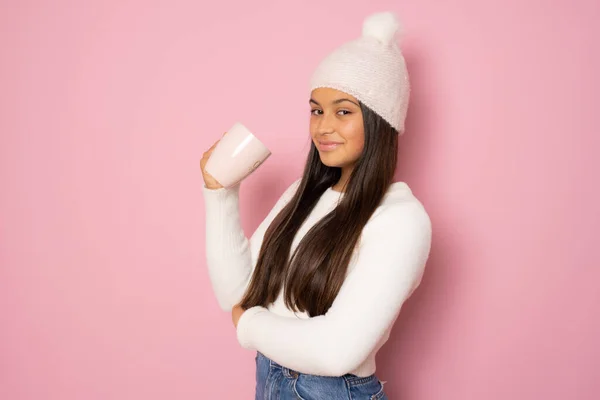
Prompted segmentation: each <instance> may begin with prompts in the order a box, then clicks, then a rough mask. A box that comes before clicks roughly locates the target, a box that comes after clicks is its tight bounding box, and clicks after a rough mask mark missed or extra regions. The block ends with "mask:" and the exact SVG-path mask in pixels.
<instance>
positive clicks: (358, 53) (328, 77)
mask: <svg viewBox="0 0 600 400" xmlns="http://www.w3.org/2000/svg"><path fill="white" fill-rule="evenodd" d="M399 31H400V24H399V23H398V21H397V20H396V17H395V16H394V14H392V13H391V12H381V13H374V14H371V15H370V16H368V17H367V18H366V19H365V20H364V22H363V29H362V36H361V37H360V38H358V39H355V40H352V41H350V42H346V43H344V44H343V45H341V46H340V47H338V48H337V49H335V50H334V51H333V52H332V53H330V54H329V55H328V56H327V57H325V59H323V60H322V61H321V63H320V64H319V65H318V66H317V68H316V70H315V72H314V73H313V76H312V78H311V80H310V90H311V91H312V90H314V89H316V88H319V87H328V88H332V89H337V90H340V91H342V92H345V93H348V94H350V95H352V96H354V97H356V98H357V99H358V100H359V101H360V102H362V103H363V104H364V105H366V106H367V107H369V108H370V109H371V110H373V111H375V112H376V113H377V114H378V115H379V116H381V117H382V118H383V119H384V120H386V121H387V122H388V123H389V124H390V125H391V126H393V127H394V128H395V129H396V130H397V131H398V133H399V134H403V133H404V120H405V119H406V112H407V110H408V99H409V93H410V84H409V79H408V71H407V70H406V63H405V61H404V57H403V56H402V53H401V52H400V49H399V48H398V44H397V42H396V36H397V34H399Z"/></svg>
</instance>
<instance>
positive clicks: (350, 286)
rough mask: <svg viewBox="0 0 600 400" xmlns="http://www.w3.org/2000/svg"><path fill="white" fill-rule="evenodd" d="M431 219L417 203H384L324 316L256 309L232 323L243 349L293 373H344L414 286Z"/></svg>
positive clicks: (374, 340)
mask: <svg viewBox="0 0 600 400" xmlns="http://www.w3.org/2000/svg"><path fill="white" fill-rule="evenodd" d="M430 246H431V221H430V219H429V216H428V215H427V213H426V212H425V210H424V208H423V207H422V205H421V204H420V203H419V202H404V203H398V204H394V205H392V206H390V208H387V209H385V210H382V212H381V213H379V214H377V215H374V216H373V218H372V219H371V221H369V223H368V224H367V225H366V226H365V228H364V229H363V235H362V239H361V243H360V247H359V251H358V255H357V257H358V258H357V260H356V264H355V266H354V269H353V270H352V271H350V273H348V275H347V277H346V279H345V281H344V283H343V285H342V287H341V288H340V291H339V293H338V295H337V297H336V298H335V300H334V302H333V304H332V306H331V307H330V308H329V310H328V311H327V313H326V314H324V315H320V316H317V317H313V318H309V319H297V318H289V317H282V316H278V315H276V314H273V313H271V312H270V311H268V310H267V309H266V308H263V307H260V306H257V307H252V308H250V309H248V310H246V311H245V312H244V313H243V314H242V316H241V317H240V319H239V321H238V326H237V338H238V341H239V342H240V344H241V345H242V347H245V348H247V349H252V350H258V351H260V352H261V353H263V354H264V355H266V356H267V357H269V358H271V359H272V360H274V361H275V362H277V363H279V364H281V365H285V366H286V367H288V368H291V369H294V370H296V371H299V372H302V373H307V374H315V375H324V376H341V375H344V374H346V373H348V372H350V371H352V370H354V369H355V368H356V367H358V366H359V365H360V363H361V362H363V361H364V360H365V359H366V358H367V356H368V355H369V354H370V353H371V352H372V351H373V350H374V348H375V346H377V344H378V342H379V340H380V339H381V337H382V336H383V335H384V333H385V331H386V330H387V329H388V327H390V326H391V325H392V324H393V323H394V321H395V320H396V318H397V316H398V313H399V312H400V308H401V306H402V304H403V303H404V301H405V300H406V299H407V298H408V297H409V296H410V295H411V294H412V292H413V291H414V290H415V289H416V287H417V286H418V285H419V284H420V282H421V278H422V274H423V270H424V267H425V263H426V261H427V258H428V256H429V250H430Z"/></svg>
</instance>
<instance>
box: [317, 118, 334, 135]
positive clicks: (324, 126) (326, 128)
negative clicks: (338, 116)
mask: <svg viewBox="0 0 600 400" xmlns="http://www.w3.org/2000/svg"><path fill="white" fill-rule="evenodd" d="M331 118H332V117H329V116H327V115H322V116H321V118H320V119H319V125H318V126H317V132H318V133H319V134H321V135H325V134H327V133H332V132H334V131H335V129H334V122H333V121H332V119H331Z"/></svg>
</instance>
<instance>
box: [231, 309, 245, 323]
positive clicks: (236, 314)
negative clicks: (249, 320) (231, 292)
mask: <svg viewBox="0 0 600 400" xmlns="http://www.w3.org/2000/svg"><path fill="white" fill-rule="evenodd" d="M244 311H246V310H244V309H243V308H242V306H240V305H239V304H236V305H235V306H233V308H232V309H231V320H232V321H233V326H235V328H236V329H237V325H238V321H239V320H240V317H241V316H242V314H243V313H244Z"/></svg>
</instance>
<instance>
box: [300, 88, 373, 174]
mask: <svg viewBox="0 0 600 400" xmlns="http://www.w3.org/2000/svg"><path fill="white" fill-rule="evenodd" d="M309 103H310V109H311V116H310V135H311V138H312V141H313V143H314V144H315V146H316V147H317V150H318V151H319V156H320V157H321V162H322V163H323V164H325V165H327V166H328V167H351V166H354V164H355V163H356V161H357V160H358V158H359V157H360V155H361V153H362V150H363V147H364V144H365V131H364V126H363V116H362V111H361V109H360V105H359V102H358V100H357V99H356V98H355V97H353V96H350V95H349V94H347V93H344V92H341V91H339V90H336V89H330V88H317V89H315V90H313V91H312V93H311V98H310V101H309Z"/></svg>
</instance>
